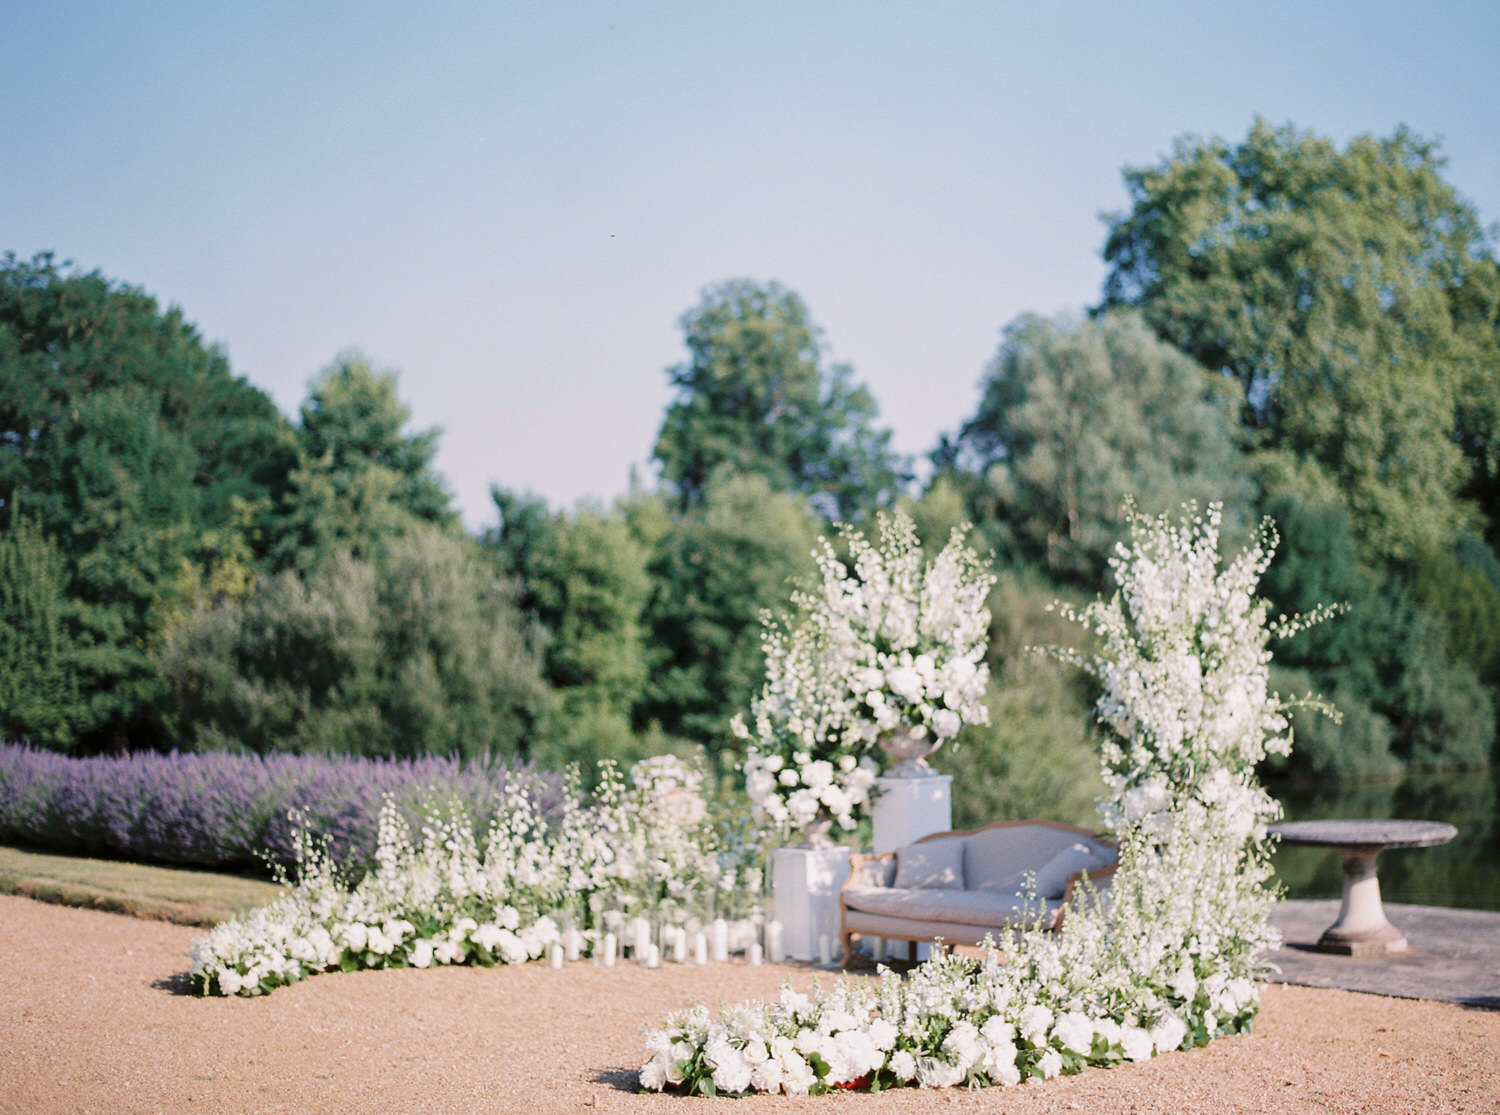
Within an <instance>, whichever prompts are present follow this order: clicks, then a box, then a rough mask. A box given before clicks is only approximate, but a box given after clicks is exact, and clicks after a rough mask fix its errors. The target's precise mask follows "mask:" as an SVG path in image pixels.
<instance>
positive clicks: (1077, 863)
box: [1036, 841, 1110, 898]
mask: <svg viewBox="0 0 1500 1115" xmlns="http://www.w3.org/2000/svg"><path fill="white" fill-rule="evenodd" d="M1109 862H1110V861H1109V860H1106V859H1104V858H1102V857H1101V856H1100V855H1099V853H1098V852H1096V851H1095V850H1094V849H1093V848H1090V847H1089V846H1088V845H1087V844H1084V843H1083V842H1082V841H1080V842H1079V843H1077V844H1069V845H1068V846H1067V847H1066V848H1064V849H1063V850H1062V851H1060V852H1058V853H1057V855H1055V856H1053V857H1052V858H1051V859H1049V860H1048V861H1047V862H1046V863H1044V864H1042V866H1041V867H1039V868H1037V871H1036V893H1037V897H1038V898H1061V897H1062V896H1063V894H1064V893H1065V892H1066V891H1067V889H1068V876H1069V875H1071V874H1073V873H1074V872H1075V871H1097V870H1099V869H1100V868H1102V867H1105V866H1107V865H1108V864H1109Z"/></svg>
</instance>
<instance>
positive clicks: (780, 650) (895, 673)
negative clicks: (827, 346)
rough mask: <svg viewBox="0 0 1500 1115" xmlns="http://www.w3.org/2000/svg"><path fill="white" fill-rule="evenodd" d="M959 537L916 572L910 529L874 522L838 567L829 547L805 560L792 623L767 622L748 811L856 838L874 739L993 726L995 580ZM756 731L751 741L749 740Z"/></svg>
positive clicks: (896, 520)
mask: <svg viewBox="0 0 1500 1115" xmlns="http://www.w3.org/2000/svg"><path fill="white" fill-rule="evenodd" d="M966 532H967V528H957V529H955V530H954V531H953V533H952V535H951V536H950V538H949V540H948V543H947V545H946V546H944V547H943V549H942V551H941V552H940V553H939V554H938V555H937V557H936V558H934V559H933V560H932V561H931V562H928V563H924V562H923V559H922V547H921V544H920V543H919V542H918V540H917V528H916V524H915V523H913V522H912V520H911V517H910V516H908V515H906V514H905V513H904V512H898V513H897V514H895V515H886V514H884V513H882V514H881V515H879V516H878V517H877V519H876V535H877V540H876V541H874V542H872V541H871V540H870V539H869V538H867V537H866V536H865V535H864V534H862V533H860V532H859V531H857V530H854V529H853V528H849V527H846V528H845V529H844V534H843V537H844V541H845V545H846V546H847V547H848V551H849V558H848V561H847V562H845V561H841V560H840V559H839V557H838V555H837V553H836V552H835V551H834V548H833V546H832V544H830V543H829V542H828V540H827V539H823V540H822V543H821V545H820V547H819V549H817V550H816V551H814V554H813V556H814V557H815V558H816V559H817V562H818V569H819V574H820V577H819V581H818V584H817V587H816V590H815V591H799V592H796V593H793V595H792V604H793V606H794V609H795V614H794V617H793V619H792V620H791V621H790V622H788V623H780V622H777V621H775V620H774V619H772V618H771V617H770V615H769V614H767V616H766V617H765V630H764V635H763V638H762V645H763V646H764V648H765V653H766V684H765V687H764V689H763V690H762V691H761V694H760V696H759V697H757V698H756V699H755V701H754V703H753V704H752V706H751V720H752V725H747V724H746V723H745V721H744V719H743V718H742V717H738V716H737V717H735V719H734V721H733V723H732V725H731V727H732V730H733V732H734V734H735V735H736V736H737V737H739V738H740V739H744V740H748V741H750V748H749V755H748V757H747V759H746V761H745V766H744V769H745V784H746V789H747V790H748V792H749V795H750V799H751V801H752V802H753V803H754V804H755V808H756V810H757V814H758V815H763V816H766V817H768V818H770V820H772V821H773V822H775V823H776V824H778V825H790V826H792V827H797V828H803V827H806V826H807V825H809V824H811V823H813V822H815V821H817V820H819V819H826V820H833V821H837V822H838V824H839V825H840V827H842V828H843V829H845V830H848V829H852V828H853V827H854V825H855V822H856V821H857V819H858V816H859V813H860V812H861V810H862V809H863V808H864V807H865V805H866V804H867V803H868V801H869V792H870V788H871V786H873V785H874V782H875V776H876V772H877V767H876V764H875V761H874V759H873V758H871V757H870V754H869V752H870V751H871V749H872V748H873V746H874V744H875V742H876V741H877V740H878V739H879V738H880V736H881V735H882V734H883V733H886V732H890V731H892V730H893V729H896V728H901V727H904V728H907V729H909V730H910V732H911V734H912V735H913V736H914V737H916V738H919V739H921V738H926V737H927V736H928V735H929V734H930V735H931V736H933V737H934V738H936V739H937V740H938V741H943V740H947V739H951V738H953V737H954V736H956V735H957V734H958V732H959V730H960V729H961V728H962V727H963V726H964V724H985V723H988V722H989V710H988V709H987V707H986V706H985V704H984V691H985V686H986V685H987V684H988V682H989V668H988V667H987V666H986V665H985V662H984V656H985V652H986V651H987V649H988V646H989V638H988V636H989V624H990V613H989V611H988V610H987V609H986V607H985V600H986V597H987V596H988V594H989V590H990V587H991V586H992V585H993V584H994V583H995V578H994V575H993V574H992V573H990V571H989V570H988V569H987V568H986V567H985V565H984V562H983V561H982V560H981V558H980V557H979V555H978V554H976V553H975V552H974V551H973V550H972V549H970V548H969V547H968V546H967V545H965V543H964V537H965V534H966ZM752 726H753V731H752Z"/></svg>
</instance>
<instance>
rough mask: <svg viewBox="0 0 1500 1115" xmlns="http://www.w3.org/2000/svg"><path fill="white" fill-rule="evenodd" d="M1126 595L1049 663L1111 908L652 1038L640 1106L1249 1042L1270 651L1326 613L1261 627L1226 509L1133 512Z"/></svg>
mask: <svg viewBox="0 0 1500 1115" xmlns="http://www.w3.org/2000/svg"><path fill="white" fill-rule="evenodd" d="M1128 510H1129V512H1130V522H1131V544H1130V545H1129V546H1128V547H1127V546H1124V545H1121V546H1120V547H1119V548H1118V550H1117V553H1116V555H1115V556H1114V558H1113V559H1112V561H1111V566H1112V568H1113V570H1114V574H1115V578H1116V581H1117V584H1118V586H1119V591H1118V592H1117V593H1116V594H1115V596H1114V597H1113V598H1112V599H1110V600H1108V601H1103V600H1101V601H1097V602H1096V603H1094V604H1093V605H1090V606H1089V607H1088V608H1086V609H1084V611H1083V612H1081V613H1075V612H1071V611H1067V610H1065V612H1066V614H1068V615H1069V616H1071V618H1073V619H1075V620H1077V621H1078V622H1080V623H1081V624H1082V625H1083V626H1085V627H1086V628H1088V629H1089V630H1090V631H1092V632H1093V633H1094V634H1095V635H1096V636H1098V638H1099V640H1100V646H1099V649H1098V650H1097V652H1095V653H1093V654H1087V655H1085V654H1079V653H1076V652H1067V651H1062V652H1057V653H1058V656H1059V657H1062V658H1064V659H1066V660H1068V661H1071V662H1074V663H1076V664H1078V665H1080V666H1082V667H1084V668H1085V669H1087V670H1089V671H1090V672H1091V673H1093V674H1094V675H1095V676H1096V677H1097V678H1098V679H1099V680H1100V681H1101V682H1102V683H1103V693H1102V695H1101V696H1100V698H1099V701H1098V704H1097V706H1096V711H1097V713H1098V715H1099V718H1100V720H1101V721H1102V722H1103V723H1104V724H1105V725H1106V726H1107V727H1108V728H1109V729H1110V730H1111V733H1112V739H1111V741H1110V743H1109V744H1107V745H1106V747H1105V748H1104V753H1103V763H1104V769H1105V774H1106V778H1107V784H1108V786H1109V791H1110V792H1109V796H1108V798H1107V799H1105V800H1104V801H1102V802H1101V806H1102V812H1103V816H1104V820H1105V823H1106V825H1107V826H1108V827H1109V828H1110V829H1111V830H1112V831H1113V832H1114V833H1115V834H1116V836H1117V837H1118V838H1119V840H1120V848H1121V851H1120V864H1119V868H1118V870H1117V871H1116V872H1115V874H1114V877H1113V885H1112V887H1111V888H1110V892H1109V897H1108V900H1107V901H1102V900H1100V899H1099V897H1098V896H1097V895H1093V894H1090V893H1089V891H1088V888H1084V893H1083V894H1082V895H1080V896H1079V897H1077V898H1076V899H1075V902H1074V905H1073V907H1072V908H1070V909H1069V911H1068V915H1067V917H1066V918H1065V919H1064V921H1063V924H1062V928H1061V930H1060V931H1059V932H1056V933H1049V932H1045V931H1042V930H1040V929H1037V928H1020V929H1014V930H1012V931H1010V932H1008V933H1006V934H1003V935H1002V938H1001V940H1000V941H999V942H998V950H997V949H994V948H991V949H987V950H986V951H985V952H984V954H983V957H982V958H981V959H968V958H960V957H952V956H944V955H941V954H939V955H938V956H936V957H935V958H934V959H933V960H931V961H929V962H927V963H926V964H924V965H922V966H920V967H918V968H917V969H915V970H914V971H913V972H912V973H911V974H910V976H908V977H907V978H906V979H905V980H902V979H899V978H897V977H896V976H894V975H893V974H891V973H890V972H888V971H887V972H884V973H883V975H882V980H881V983H880V985H879V988H878V989H871V988H859V987H853V986H850V985H847V984H843V985H841V986H839V987H838V988H836V989H835V990H833V991H831V992H824V991H819V992H816V993H815V994H813V995H812V996H804V995H799V994H796V993H794V992H792V991H790V990H785V991H783V993H782V995H781V998H780V999H778V1000H777V1001H775V1002H773V1003H759V1004H746V1005H741V1006H737V1007H730V1008H726V1009H725V1010H724V1011H723V1012H722V1014H721V1016H720V1017H719V1018H717V1019H715V1018H713V1017H711V1016H710V1015H709V1013H708V1012H707V1011H706V1010H704V1009H702V1008H697V1009H695V1010H692V1011H688V1012H686V1013H683V1014H678V1015H675V1016H673V1017H672V1018H670V1019H669V1020H668V1021H667V1024H666V1026H665V1027H664V1028H663V1029H661V1030H657V1031H655V1032H652V1033H650V1034H649V1035H648V1037H647V1042H646V1053H647V1059H646V1062H645V1064H644V1066H643V1067H642V1069H641V1074H640V1080H641V1084H642V1086H643V1087H645V1088H648V1089H667V1088H672V1089H676V1090H679V1091H684V1092H688V1093H694V1092H696V1093H699V1094H708V1095H713V1094H720V1093H732V1094H739V1093H744V1092H751V1091H761V1092H778V1091H780V1092H786V1093H792V1094H799V1093H807V1092H814V1093H816V1092H825V1091H828V1090H830V1089H834V1088H846V1087H868V1088H870V1089H873V1090H878V1089H882V1088H886V1087H892V1086H898V1085H917V1086H920V1087H943V1086H955V1085H961V1084H967V1085H970V1086H979V1085H988V1084H995V1085H1012V1084H1016V1083H1019V1082H1021V1081H1023V1080H1028V1079H1036V1078H1039V1079H1046V1078H1050V1077H1054V1076H1057V1075H1059V1074H1067V1073H1074V1072H1079V1071H1082V1069H1083V1068H1084V1067H1086V1066H1088V1065H1103V1066H1108V1065H1114V1064H1118V1063H1120V1062H1122V1061H1140V1060H1145V1059H1147V1058H1149V1057H1152V1056H1154V1055H1156V1054H1158V1053H1164V1052H1167V1051H1169V1050H1174V1049H1180V1048H1191V1047H1193V1046H1195V1045H1201V1044H1204V1043H1206V1042H1208V1041H1209V1040H1211V1039H1212V1038H1213V1037H1215V1036H1217V1035H1219V1034H1224V1033H1233V1032H1236V1031H1239V1030H1241V1029H1244V1028H1245V1027H1247V1026H1248V1025H1249V1024H1250V1022H1251V1021H1252V1020H1253V1018H1254V1016H1255V1012H1256V1009H1257V1007H1258V1003H1259V993H1258V989H1257V987H1256V984H1255V982H1254V981H1255V977H1256V976H1257V975H1259V974H1260V973H1261V971H1262V966H1263V963H1264V960H1263V957H1264V953H1265V951H1266V950H1267V949H1269V948H1271V947H1272V946H1273V945H1274V944H1275V943H1276V940H1277V938H1276V934H1275V932H1274V930H1273V929H1272V928H1271V927H1270V926H1269V924H1268V922H1267V913H1268V911H1269V908H1270V906H1271V904H1272V903H1273V902H1274V901H1275V898H1276V895H1275V893H1274V891H1273V890H1272V889H1270V888H1269V887H1268V886H1267V882H1268V879H1269V877H1270V868H1269V865H1268V852H1269V841H1268V838H1267V834H1266V825H1267V823H1268V822H1269V821H1270V820H1272V819H1273V818H1274V817H1275V816H1276V814H1277V811H1278V807H1277V805H1276V803H1275V802H1274V800H1272V799H1271V798H1270V796H1269V795H1268V794H1267V793H1266V792H1265V790H1264V789H1263V788H1262V787H1261V786H1260V785H1259V783H1258V782H1257V781H1256V779H1255V774H1254V770H1255V765H1256V763H1258V762H1259V761H1260V760H1261V759H1262V758H1263V757H1264V756H1266V755H1267V754H1271V753H1285V752H1286V751H1287V750H1288V748H1289V747H1290V744H1291V732H1290V727H1289V724H1288V721H1287V718H1286V715H1285V710H1286V707H1287V706H1286V705H1285V704H1283V702H1282V701H1281V700H1280V699H1279V698H1278V697H1277V695H1276V694H1275V693H1273V692H1271V691H1270V690H1269V688H1268V684H1267V682H1268V673H1267V670H1268V666H1269V662H1270V654H1269V651H1268V649H1267V648H1268V644H1269V642H1270V640H1271V638H1273V637H1278V636H1286V635H1290V634H1292V633H1294V632H1295V631H1297V630H1300V629H1301V628H1302V627H1305V626H1307V625H1308V624H1310V623H1313V622H1317V621H1318V620H1321V619H1323V618H1325V617H1326V616H1327V615H1329V614H1331V612H1332V609H1327V608H1320V609H1318V610H1317V611H1316V612H1314V613H1312V614H1310V615H1309V616H1307V617H1305V618H1302V619H1288V618H1286V617H1280V618H1279V619H1277V620H1275V621H1274V622H1272V621H1269V620H1268V607H1267V605H1266V603H1265V602H1264V601H1262V600H1259V599H1257V598H1256V596H1255V590H1256V586H1257V584H1258V582H1259V579H1260V576H1261V574H1262V573H1264V571H1265V569H1266V566H1267V564H1268V563H1269V561H1270V558H1271V554H1272V552H1273V550H1274V547H1275V541H1276V539H1275V534H1274V531H1273V530H1271V528H1270V526H1269V524H1267V525H1266V526H1264V527H1263V528H1262V531H1261V534H1260V535H1259V537H1258V538H1257V540H1256V541H1255V543H1254V544H1253V545H1252V546H1251V547H1250V548H1249V549H1248V550H1247V551H1245V552H1244V553H1243V554H1241V555H1240V556H1239V557H1238V558H1236V559H1235V560H1234V561H1232V562H1230V563H1229V564H1228V565H1227V566H1222V567H1221V564H1220V560H1219V528H1220V508H1219V507H1218V506H1217V505H1215V506H1211V507H1210V508H1209V510H1208V512H1207V513H1206V515H1203V516H1199V515H1197V514H1196V512H1195V511H1194V510H1193V509H1192V508H1191V507H1190V508H1189V509H1188V512H1187V514H1186V515H1185V516H1184V518H1183V520H1182V521H1180V522H1173V521H1171V520H1169V519H1167V518H1166V517H1161V518H1145V517H1143V516H1141V515H1139V514H1138V513H1136V512H1135V510H1134V508H1133V507H1131V508H1129V509H1128Z"/></svg>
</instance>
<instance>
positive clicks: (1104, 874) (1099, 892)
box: [1052, 862, 1120, 929]
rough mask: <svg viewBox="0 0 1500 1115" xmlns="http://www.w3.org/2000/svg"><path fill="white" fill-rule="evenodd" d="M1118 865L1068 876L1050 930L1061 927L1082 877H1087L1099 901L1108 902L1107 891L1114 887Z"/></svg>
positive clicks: (1076, 872)
mask: <svg viewBox="0 0 1500 1115" xmlns="http://www.w3.org/2000/svg"><path fill="white" fill-rule="evenodd" d="M1119 866H1120V865H1119V863H1118V862H1116V863H1112V864H1110V865H1109V866H1108V867H1099V868H1096V869H1094V870H1093V871H1075V872H1073V874H1071V875H1069V876H1068V886H1067V889H1066V890H1064V891H1063V896H1062V903H1061V905H1059V906H1058V908H1057V922H1056V924H1055V925H1053V927H1052V928H1054V929H1058V928H1061V926H1062V921H1063V918H1064V917H1066V916H1067V913H1068V910H1069V909H1071V908H1072V905H1073V895H1074V892H1075V891H1077V890H1078V889H1080V886H1081V884H1082V882H1083V877H1084V875H1087V876H1088V877H1089V886H1091V887H1092V888H1093V889H1094V894H1095V896H1096V897H1097V898H1098V900H1099V901H1101V902H1104V901H1107V900H1108V897H1109V890H1110V888H1111V887H1112V886H1114V882H1115V871H1116V870H1117V869H1118V868H1119Z"/></svg>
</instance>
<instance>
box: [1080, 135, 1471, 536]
mask: <svg viewBox="0 0 1500 1115" xmlns="http://www.w3.org/2000/svg"><path fill="white" fill-rule="evenodd" d="M1442 168H1443V160H1442V158H1441V157H1440V155H1439V154H1438V151H1437V148H1436V145H1435V144H1433V143H1430V142H1428V141H1425V140H1423V139H1421V138H1420V137H1418V136H1416V135H1414V134H1412V133H1411V132H1409V131H1407V130H1405V129H1400V130H1398V131H1397V132H1396V133H1395V134H1394V135H1393V136H1391V137H1390V138H1387V139H1378V138H1373V137H1370V136H1361V137H1358V138H1356V139H1354V140H1352V141H1351V142H1350V143H1349V144H1348V146H1347V147H1346V148H1345V149H1344V150H1343V151H1339V150H1338V149H1337V148H1336V147H1335V146H1334V145H1333V144H1332V143H1331V142H1329V141H1328V140H1326V139H1323V138H1321V137H1318V136H1315V135H1313V134H1312V133H1310V132H1302V131H1298V130H1296V129H1295V128H1292V127H1291V126H1287V127H1282V128H1273V127H1271V126H1270V125H1269V124H1267V123H1266V122H1265V121H1264V120H1259V119H1258V120H1257V121H1256V122H1255V124H1254V126H1253V127H1252V128H1251V130H1250V133H1249V135H1248V136H1247V137H1246V139H1245V140H1244V142H1242V143H1240V144H1238V145H1229V144H1227V143H1225V142H1224V141H1222V140H1218V139H1213V140H1201V139H1197V138H1193V137H1187V138H1184V139H1181V140H1179V141H1178V142H1177V144H1176V146H1175V148H1174V150H1173V153H1172V155H1171V156H1170V157H1169V158H1167V159H1165V160H1163V161H1162V162H1160V163H1158V164H1157V165H1155V166H1149V167H1143V168H1135V169H1129V170H1127V171H1126V172H1125V181H1126V187H1127V189H1128V191H1129V193H1130V198H1131V208H1130V210H1129V211H1128V212H1126V213H1123V214H1119V215H1117V216H1115V217H1114V218H1112V220H1111V224H1110V230H1109V236H1108V240H1107V242H1106V244H1105V249H1104V255H1105V260H1106V261H1107V262H1108V263H1109V264H1110V268H1111V270H1110V272H1109V274H1108V277H1107V278H1106V280H1105V288H1104V292H1105V300H1104V305H1105V306H1106V307H1122V306H1130V307H1136V308H1139V309H1140V311H1141V313H1142V314H1143V315H1144V316H1145V319H1146V321H1147V322H1149V323H1150V325H1151V327H1152V328H1153V329H1155V330H1156V331H1157V333H1158V334H1159V335H1160V336H1161V337H1162V338H1163V339H1165V340H1167V341H1169V342H1170V343H1172V344H1174V345H1176V346H1177V347H1179V348H1180V349H1182V350H1183V351H1184V352H1186V353H1188V354H1190V355H1191V356H1192V357H1194V358H1195V359H1196V360H1198V361H1199V362H1201V363H1202V364H1203V365H1205V366H1206V367H1208V368H1210V369H1213V370H1215V371H1222V372H1224V373H1225V374H1227V375H1230V376H1232V377H1233V378H1234V379H1236V380H1237V381H1238V382H1239V383H1240V385H1241V386H1242V387H1243V388H1244V391H1245V399H1246V407H1245V417H1246V420H1247V422H1248V423H1249V424H1250V425H1251V426H1252V427H1253V428H1255V429H1256V430H1259V431H1261V432H1262V433H1263V435H1264V436H1263V442H1262V444H1263V445H1264V446H1265V447H1266V448H1267V449H1269V450H1271V451H1275V452H1281V453H1285V454H1290V455H1292V456H1294V457H1296V458H1298V459H1300V460H1303V461H1307V462H1312V463H1314V464H1315V465H1316V466H1317V468H1319V469H1320V470H1322V471H1325V472H1326V473H1327V474H1328V475H1329V476H1330V477H1331V478H1332V480H1333V484H1334V486H1335V487H1336V488H1337V489H1338V490H1339V491H1340V492H1341V493H1342V498H1343V499H1344V501H1345V502H1346V503H1347V505H1348V507H1349V509H1350V512H1351V515H1352V517H1353V524H1354V527H1355V530H1356V532H1357V534H1358V535H1359V536H1360V538H1361V539H1362V541H1363V542H1364V544H1365V545H1366V547H1367V548H1369V549H1371V550H1372V552H1379V553H1382V554H1386V555H1388V556H1390V557H1394V558H1397V559H1399V560H1405V559H1408V558H1410V557H1411V556H1412V555H1413V554H1415V553H1416V552H1418V551H1420V550H1423V549H1434V548H1444V547H1447V546H1448V545H1450V544H1451V543H1452V542H1453V540H1454V538H1455V537H1456V536H1457V535H1458V533H1460V531H1461V530H1462V529H1464V528H1465V527H1466V526H1467V525H1469V524H1470V523H1471V522H1472V521H1473V512H1474V508H1473V507H1472V505H1470V504H1469V503H1467V502H1466V501H1465V500H1464V499H1463V498H1462V496H1463V495H1464V494H1466V493H1467V494H1472V495H1480V496H1481V497H1482V498H1492V497H1493V478H1494V476H1495V475H1496V468H1495V465H1496V454H1497V449H1500V445H1497V443H1496V440H1495V438H1496V434H1497V428H1496V425H1495V417H1496V415H1497V413H1500V409H1497V406H1496V398H1497V393H1500V377H1496V376H1495V374H1494V368H1495V366H1496V363H1497V358H1500V342H1497V330H1500V269H1497V264H1496V260H1495V257H1494V254H1493V251H1492V245H1491V243H1490V241H1489V239H1488V237H1487V235H1486V234H1485V232H1484V230H1483V228H1482V226H1481V225H1480V223H1479V220H1478V217H1477V215H1476V214H1475V213H1474V211H1473V209H1472V208H1471V207H1470V206H1469V205H1468V204H1466V203H1465V202H1464V201H1463V200H1462V199H1461V198H1459V196H1458V195H1457V194H1456V192H1455V191H1454V190H1453V188H1452V187H1451V186H1450V185H1449V184H1448V183H1447V182H1446V181H1444V179H1443V177H1442V173H1441V172H1442ZM1486 510H1487V511H1488V512H1489V514H1490V515H1491V517H1492V519H1493V515H1494V510H1495V509H1494V508H1493V507H1490V508H1487V509H1486Z"/></svg>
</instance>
